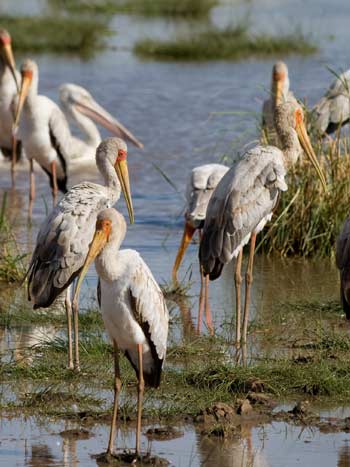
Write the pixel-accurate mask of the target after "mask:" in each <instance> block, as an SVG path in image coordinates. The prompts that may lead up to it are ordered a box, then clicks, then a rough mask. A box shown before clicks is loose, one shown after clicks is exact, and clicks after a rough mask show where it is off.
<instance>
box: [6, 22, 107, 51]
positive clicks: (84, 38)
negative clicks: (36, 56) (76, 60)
mask: <svg viewBox="0 0 350 467" xmlns="http://www.w3.org/2000/svg"><path fill="white" fill-rule="evenodd" d="M0 22H1V25H2V27H4V28H6V29H8V30H9V32H10V34H11V36H12V40H13V48H14V51H15V52H20V53H24V52H35V53H37V52H52V53H55V54H57V53H71V54H79V55H81V56H83V57H85V58H88V57H91V56H92V55H93V54H94V52H96V51H97V50H101V49H103V48H105V47H106V43H105V41H104V38H105V37H106V36H108V35H110V34H111V32H110V31H109V30H108V28H107V25H106V24H105V23H104V22H101V21H95V20H87V19H81V18H79V19H75V18H67V17H59V16H57V17H54V16H50V17H45V16H38V17H32V16H28V17H27V16H22V17H18V16H1V17H0Z"/></svg>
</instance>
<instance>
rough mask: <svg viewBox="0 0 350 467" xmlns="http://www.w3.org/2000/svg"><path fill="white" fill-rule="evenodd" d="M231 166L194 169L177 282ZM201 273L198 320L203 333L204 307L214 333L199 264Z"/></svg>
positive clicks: (205, 280)
mask: <svg viewBox="0 0 350 467" xmlns="http://www.w3.org/2000/svg"><path fill="white" fill-rule="evenodd" d="M228 169H229V168H228V167H226V166H224V165H221V164H205V165H200V166H199V167H195V168H194V169H192V171H191V175H190V177H189V180H188V183H187V186H186V200H187V207H186V212H185V226H184V232H183V235H182V239H181V244H180V247H179V251H178V253H177V255H176V259H175V263H174V266H173V271H172V277H173V281H174V283H177V282H178V280H177V271H178V269H179V267H180V265H181V262H182V258H183V256H184V254H185V252H186V250H187V247H188V245H189V243H190V242H191V239H192V237H193V235H194V233H195V231H196V230H198V231H199V237H201V230H202V228H203V225H204V220H205V214H206V211H207V206H208V203H209V200H210V197H211V195H212V193H213V191H214V189H215V187H216V185H217V184H218V183H219V181H220V180H221V179H222V177H223V176H224V175H225V173H226V172H227V171H228ZM200 275H201V288H200V293H199V313H198V322H197V332H198V333H199V332H200V327H201V322H202V314H203V308H204V310H205V317H206V322H207V326H208V329H209V331H210V333H211V334H213V332H214V328H213V323H212V319H211V313H210V308H209V296H208V295H209V277H208V276H206V277H204V275H203V271H202V268H201V267H200Z"/></svg>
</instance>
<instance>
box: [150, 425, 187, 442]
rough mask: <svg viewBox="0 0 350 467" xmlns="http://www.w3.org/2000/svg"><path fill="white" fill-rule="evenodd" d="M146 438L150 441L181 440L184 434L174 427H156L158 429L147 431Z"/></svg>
mask: <svg viewBox="0 0 350 467" xmlns="http://www.w3.org/2000/svg"><path fill="white" fill-rule="evenodd" d="M145 434H146V436H147V438H148V439H149V440H153V439H155V440H157V441H163V440H169V439H175V438H181V437H182V436H183V435H184V432H183V431H181V430H177V429H176V428H174V427H172V426H164V427H156V428H149V429H148V430H147V431H146V433H145Z"/></svg>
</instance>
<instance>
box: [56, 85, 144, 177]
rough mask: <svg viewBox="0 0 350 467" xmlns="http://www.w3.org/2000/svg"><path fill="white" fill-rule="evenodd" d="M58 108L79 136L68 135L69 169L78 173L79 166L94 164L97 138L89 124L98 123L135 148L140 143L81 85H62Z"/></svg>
mask: <svg viewBox="0 0 350 467" xmlns="http://www.w3.org/2000/svg"><path fill="white" fill-rule="evenodd" d="M59 97H60V102H61V107H62V110H63V112H64V113H65V115H66V117H67V118H68V119H69V120H72V121H73V122H74V123H75V125H76V126H77V127H78V128H79V129H80V131H81V133H82V134H83V139H81V138H77V137H75V136H72V139H71V148H72V150H71V155H70V162H69V169H70V171H71V170H75V169H77V170H79V169H81V167H82V166H83V165H90V166H91V165H92V164H94V155H95V153H96V148H97V146H98V145H99V144H100V142H101V135H100V132H99V131H98V129H97V127H96V125H95V124H94V122H93V121H95V122H97V123H99V124H101V125H102V126H103V127H104V128H106V129H107V130H109V131H110V132H111V133H112V134H113V135H115V136H118V137H120V138H122V139H123V140H124V141H126V142H131V143H133V144H134V145H135V146H137V147H138V148H143V144H142V143H141V142H140V141H139V140H138V139H137V138H136V137H135V136H134V135H133V134H132V133H131V132H130V131H129V130H128V129H127V128H125V127H124V126H123V125H122V124H121V123H120V122H119V121H118V120H116V119H115V118H114V117H112V115H111V114H110V113H108V112H107V110H105V109H104V108H103V107H101V106H100V105H99V104H98V103H97V102H96V101H95V99H94V98H93V97H92V95H91V94H90V93H89V92H88V91H87V90H86V89H85V88H83V87H82V86H78V85H77V84H71V83H65V84H62V85H61V86H60V88H59Z"/></svg>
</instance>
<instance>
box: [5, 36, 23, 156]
mask: <svg viewBox="0 0 350 467" xmlns="http://www.w3.org/2000/svg"><path fill="white" fill-rule="evenodd" d="M20 78H21V77H20V74H19V72H18V71H17V70H16V64H15V59H14V57H13V52H12V46H11V36H10V34H9V33H8V32H7V31H6V30H5V29H0V148H1V151H2V153H3V154H4V156H6V157H12V154H13V153H12V151H13V144H14V142H13V136H12V126H13V120H14V118H13V109H12V106H13V102H14V99H15V97H16V96H17V93H18V83H19V82H20ZM16 149H17V151H16V152H15V153H14V154H15V155H16V156H17V157H19V154H20V144H18V142H17V145H16Z"/></svg>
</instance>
